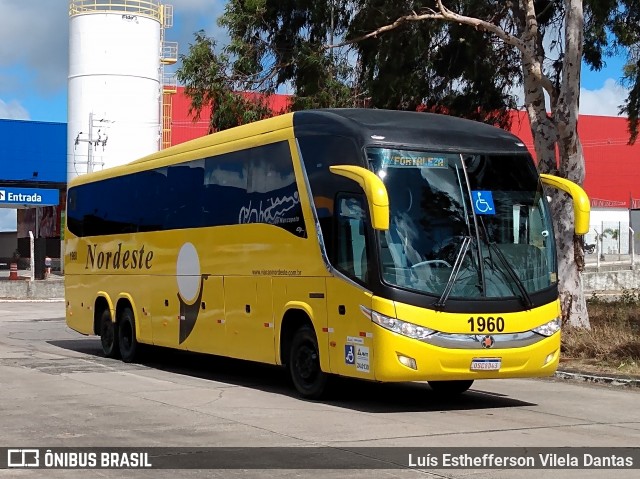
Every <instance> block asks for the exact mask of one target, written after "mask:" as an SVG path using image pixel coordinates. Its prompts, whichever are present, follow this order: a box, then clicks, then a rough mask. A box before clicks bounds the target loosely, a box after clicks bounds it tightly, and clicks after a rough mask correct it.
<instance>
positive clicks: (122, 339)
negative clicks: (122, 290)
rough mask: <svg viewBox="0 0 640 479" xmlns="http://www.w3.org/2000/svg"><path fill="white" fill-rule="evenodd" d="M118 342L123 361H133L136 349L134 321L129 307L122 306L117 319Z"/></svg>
mask: <svg viewBox="0 0 640 479" xmlns="http://www.w3.org/2000/svg"><path fill="white" fill-rule="evenodd" d="M118 343H119V346H120V356H121V357H122V360H123V361H124V362H125V363H130V362H133V360H134V359H135V357H136V353H137V351H138V340H137V339H136V321H135V319H134V318H133V311H131V308H128V307H127V308H124V309H123V310H122V314H121V316H120V321H118Z"/></svg>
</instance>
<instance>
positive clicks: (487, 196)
mask: <svg viewBox="0 0 640 479" xmlns="http://www.w3.org/2000/svg"><path fill="white" fill-rule="evenodd" d="M471 197H472V198H473V211H475V213H476V214H477V215H495V214H496V209H495V207H494V206H493V195H492V194H491V192H490V191H478V190H476V191H472V192H471Z"/></svg>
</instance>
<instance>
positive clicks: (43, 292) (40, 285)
mask: <svg viewBox="0 0 640 479" xmlns="http://www.w3.org/2000/svg"><path fill="white" fill-rule="evenodd" d="M3 273H6V272H3ZM0 298H6V299H63V298H64V281H59V280H58V281H26V280H22V279H20V280H16V281H8V280H5V279H4V278H3V280H2V281H0Z"/></svg>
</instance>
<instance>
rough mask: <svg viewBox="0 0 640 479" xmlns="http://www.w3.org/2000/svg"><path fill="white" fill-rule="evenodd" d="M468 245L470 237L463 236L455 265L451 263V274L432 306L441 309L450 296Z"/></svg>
mask: <svg viewBox="0 0 640 479" xmlns="http://www.w3.org/2000/svg"><path fill="white" fill-rule="evenodd" d="M469 245H471V236H465V237H464V239H463V240H462V245H460V249H459V250H458V256H457V257H456V261H455V263H453V268H452V269H451V274H450V275H449V279H448V281H447V285H446V286H445V287H444V291H442V295H441V296H440V299H438V301H436V302H435V303H434V306H436V307H438V308H443V307H444V305H445V303H446V302H447V299H448V298H449V295H450V294H451V290H452V289H453V285H454V284H455V282H456V278H457V277H458V273H459V272H460V268H462V261H463V260H464V257H465V256H466V254H467V250H468V249H469Z"/></svg>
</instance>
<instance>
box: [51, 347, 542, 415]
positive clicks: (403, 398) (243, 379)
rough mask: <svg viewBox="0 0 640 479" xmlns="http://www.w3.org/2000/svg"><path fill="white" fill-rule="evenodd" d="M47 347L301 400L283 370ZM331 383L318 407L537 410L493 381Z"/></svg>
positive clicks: (151, 352) (163, 352) (171, 353)
mask: <svg viewBox="0 0 640 479" xmlns="http://www.w3.org/2000/svg"><path fill="white" fill-rule="evenodd" d="M48 343H49V344H51V345H52V346H56V347H59V348H62V349H66V350H69V351H75V352H78V353H83V354H86V355H88V356H90V357H91V360H92V361H94V362H96V363H98V364H101V365H104V366H108V367H110V368H112V369H113V370H115V371H117V370H132V369H134V370H135V369H140V368H151V369H157V370H160V371H166V372H170V373H173V374H180V375H184V376H190V377H194V378H199V379H204V380H209V381H215V382H218V383H224V384H228V385H233V386H241V387H247V388H252V389H258V390H261V391H265V392H269V393H274V394H280V395H283V396H288V397H292V398H299V396H298V395H297V394H296V391H295V389H294V387H293V385H292V383H291V380H290V379H289V375H288V372H287V371H286V370H285V369H284V368H281V367H278V366H273V365H267V364H261V363H254V362H251V361H244V360H240V359H231V358H225V357H220V356H212V355H208V354H198V353H191V352H187V351H177V350H174V349H168V348H161V347H145V348H144V349H143V351H142V354H141V357H140V360H139V361H137V362H136V363H135V364H125V363H122V362H121V361H119V360H115V359H109V358H105V357H104V356H103V354H102V350H101V347H100V340H99V339H97V338H96V339H94V338H86V339H79V340H73V339H66V340H52V341H48ZM331 379H332V380H331V382H330V387H329V391H328V394H327V397H326V398H324V399H322V400H321V401H318V402H321V403H323V404H328V405H332V406H335V407H340V408H345V409H351V410H355V411H359V412H369V413H390V412H420V411H459V410H482V409H495V408H499V409H502V408H512V407H526V406H535V405H536V404H535V403H531V402H527V401H521V400H519V399H515V398H512V397H509V396H505V395H503V394H499V393H494V392H491V391H487V390H485V389H484V387H485V385H488V384H490V382H487V383H484V382H481V381H479V382H476V383H474V385H473V386H472V387H471V389H470V390H469V391H467V392H466V393H464V394H462V395H460V396H457V397H448V398H444V397H442V396H439V395H438V394H436V393H435V392H434V391H433V390H431V388H430V387H429V386H428V385H427V384H425V383H385V384H383V383H375V382H368V381H359V380H355V379H347V378H339V377H335V378H331ZM300 400H303V399H300Z"/></svg>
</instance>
